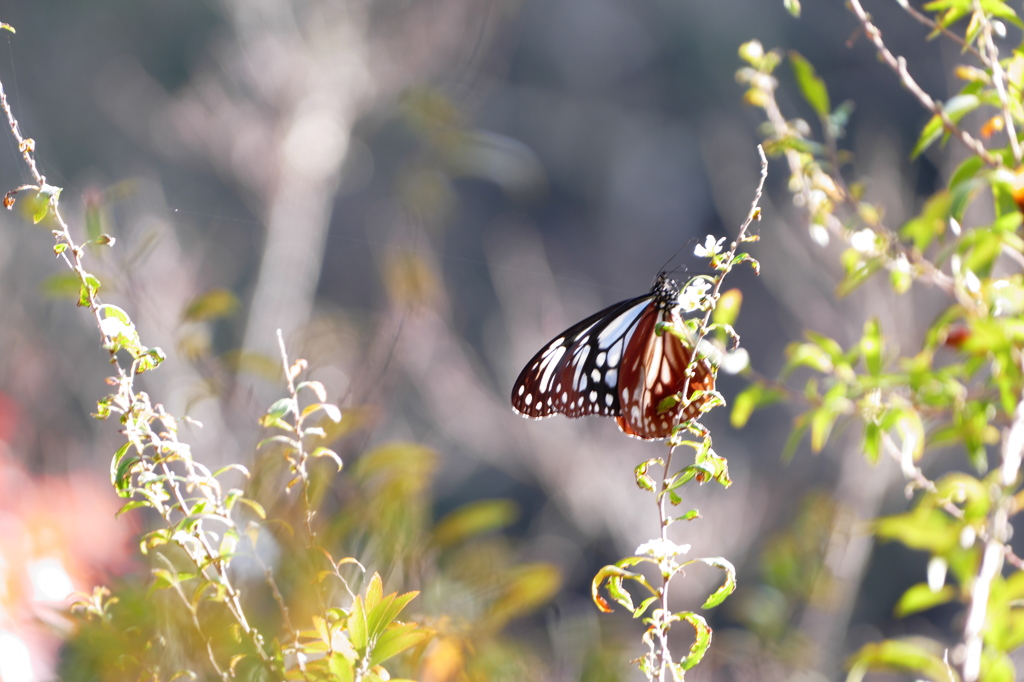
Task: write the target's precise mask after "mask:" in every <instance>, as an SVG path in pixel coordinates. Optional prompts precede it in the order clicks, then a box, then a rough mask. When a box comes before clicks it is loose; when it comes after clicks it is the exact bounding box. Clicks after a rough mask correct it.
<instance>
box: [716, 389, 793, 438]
mask: <svg viewBox="0 0 1024 682" xmlns="http://www.w3.org/2000/svg"><path fill="white" fill-rule="evenodd" d="M784 398H785V395H784V394H783V393H782V392H781V391H779V390H778V389H774V388H769V387H767V386H764V385H763V384H751V385H750V386H747V387H746V388H745V389H743V390H742V391H740V393H739V394H738V395H737V396H736V397H735V398H733V403H732V414H731V415H730V417H729V423H730V424H731V425H732V427H733V428H734V429H741V428H743V427H744V426H746V425H747V422H748V421H749V420H750V415H751V414H753V413H754V410H756V409H759V408H761V407H767V406H768V405H774V404H775V403H777V402H780V401H781V400H783V399H784Z"/></svg>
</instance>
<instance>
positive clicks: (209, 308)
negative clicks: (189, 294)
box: [181, 289, 239, 322]
mask: <svg viewBox="0 0 1024 682" xmlns="http://www.w3.org/2000/svg"><path fill="white" fill-rule="evenodd" d="M238 306H239V303H238V298H237V297H236V296H235V295H234V294H233V293H231V292H230V291H228V290H227V289H212V290H210V291H207V292H205V293H203V294H200V295H199V296H197V297H196V298H194V299H192V301H191V302H190V303H189V304H188V305H187V306H186V307H185V311H184V312H183V313H182V315H181V317H182V319H183V320H185V321H186V322H205V321H208V320H215V319H218V318H221V317H227V316H229V315H233V314H234V313H235V312H237V311H238Z"/></svg>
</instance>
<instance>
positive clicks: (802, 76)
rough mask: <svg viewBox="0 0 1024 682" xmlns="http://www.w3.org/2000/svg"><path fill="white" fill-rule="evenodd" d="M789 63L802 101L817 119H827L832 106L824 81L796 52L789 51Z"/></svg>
mask: <svg viewBox="0 0 1024 682" xmlns="http://www.w3.org/2000/svg"><path fill="white" fill-rule="evenodd" d="M789 63H790V64H791V65H792V67H793V76H794V77H796V83H797V85H798V86H800V93H801V94H802V95H803V96H804V99H805V100H807V103H808V104H810V105H811V108H812V109H814V111H815V113H817V114H818V116H819V117H821V118H822V119H825V118H827V117H828V114H829V112H830V111H831V110H832V106H831V105H830V104H829V99H828V88H826V87H825V81H823V80H822V79H821V78H820V77H819V76H818V74H817V73H815V71H814V67H813V66H812V65H811V63H810V62H809V61H807V59H805V58H804V56H803V55H801V54H800V53H799V52H797V51H796V50H790V51H789Z"/></svg>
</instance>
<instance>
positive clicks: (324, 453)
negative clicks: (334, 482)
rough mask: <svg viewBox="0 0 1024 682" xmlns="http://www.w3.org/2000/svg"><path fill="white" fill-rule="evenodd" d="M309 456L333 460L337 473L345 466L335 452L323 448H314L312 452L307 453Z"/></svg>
mask: <svg viewBox="0 0 1024 682" xmlns="http://www.w3.org/2000/svg"><path fill="white" fill-rule="evenodd" d="M309 456H310V457H327V458H329V459H332V460H334V463H335V465H337V467H338V471H341V470H342V468H343V467H344V466H345V464H344V462H342V461H341V456H340V455H339V454H338V453H337V452H335V451H334V450H331V449H330V448H325V447H318V448H314V449H313V452H311V453H309Z"/></svg>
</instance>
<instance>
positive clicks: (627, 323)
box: [512, 294, 651, 417]
mask: <svg viewBox="0 0 1024 682" xmlns="http://www.w3.org/2000/svg"><path fill="white" fill-rule="evenodd" d="M650 301H651V294H646V295H644V296H638V297H636V298H631V299H629V300H626V301H622V302H620V303H616V304H615V305H612V306H609V307H607V308H605V309H604V310H602V311H600V312H597V313H595V314H593V315H591V316H590V317H588V318H587V319H585V320H583V321H582V322H579V323H577V324H575V325H573V326H572V327H570V328H569V329H567V330H565V331H564V332H562V333H561V334H559V335H558V336H557V337H556V338H554V339H552V341H551V342H550V343H548V344H547V345H546V346H544V348H543V349H542V350H541V351H540V352H539V353H537V355H535V356H534V357H533V359H532V360H530V362H528V363H527V364H526V368H525V369H523V371H522V372H521V373H520V374H519V378H518V379H517V380H516V383H515V385H514V386H513V388H512V407H513V408H515V410H516V411H517V412H519V413H521V414H523V415H526V416H527V417H548V416H551V415H552V414H555V413H561V414H564V415H566V416H567V417H582V416H584V415H588V414H598V415H604V416H609V417H612V416H618V415H619V414H621V411H620V407H619V397H618V372H619V364H620V362H621V358H622V356H623V354H624V352H625V345H626V343H627V341H628V340H629V338H630V336H631V335H632V331H633V328H634V326H635V324H636V321H637V319H638V318H639V317H640V316H641V315H642V313H643V312H644V310H645V309H646V308H647V307H648V306H649V305H650Z"/></svg>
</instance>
